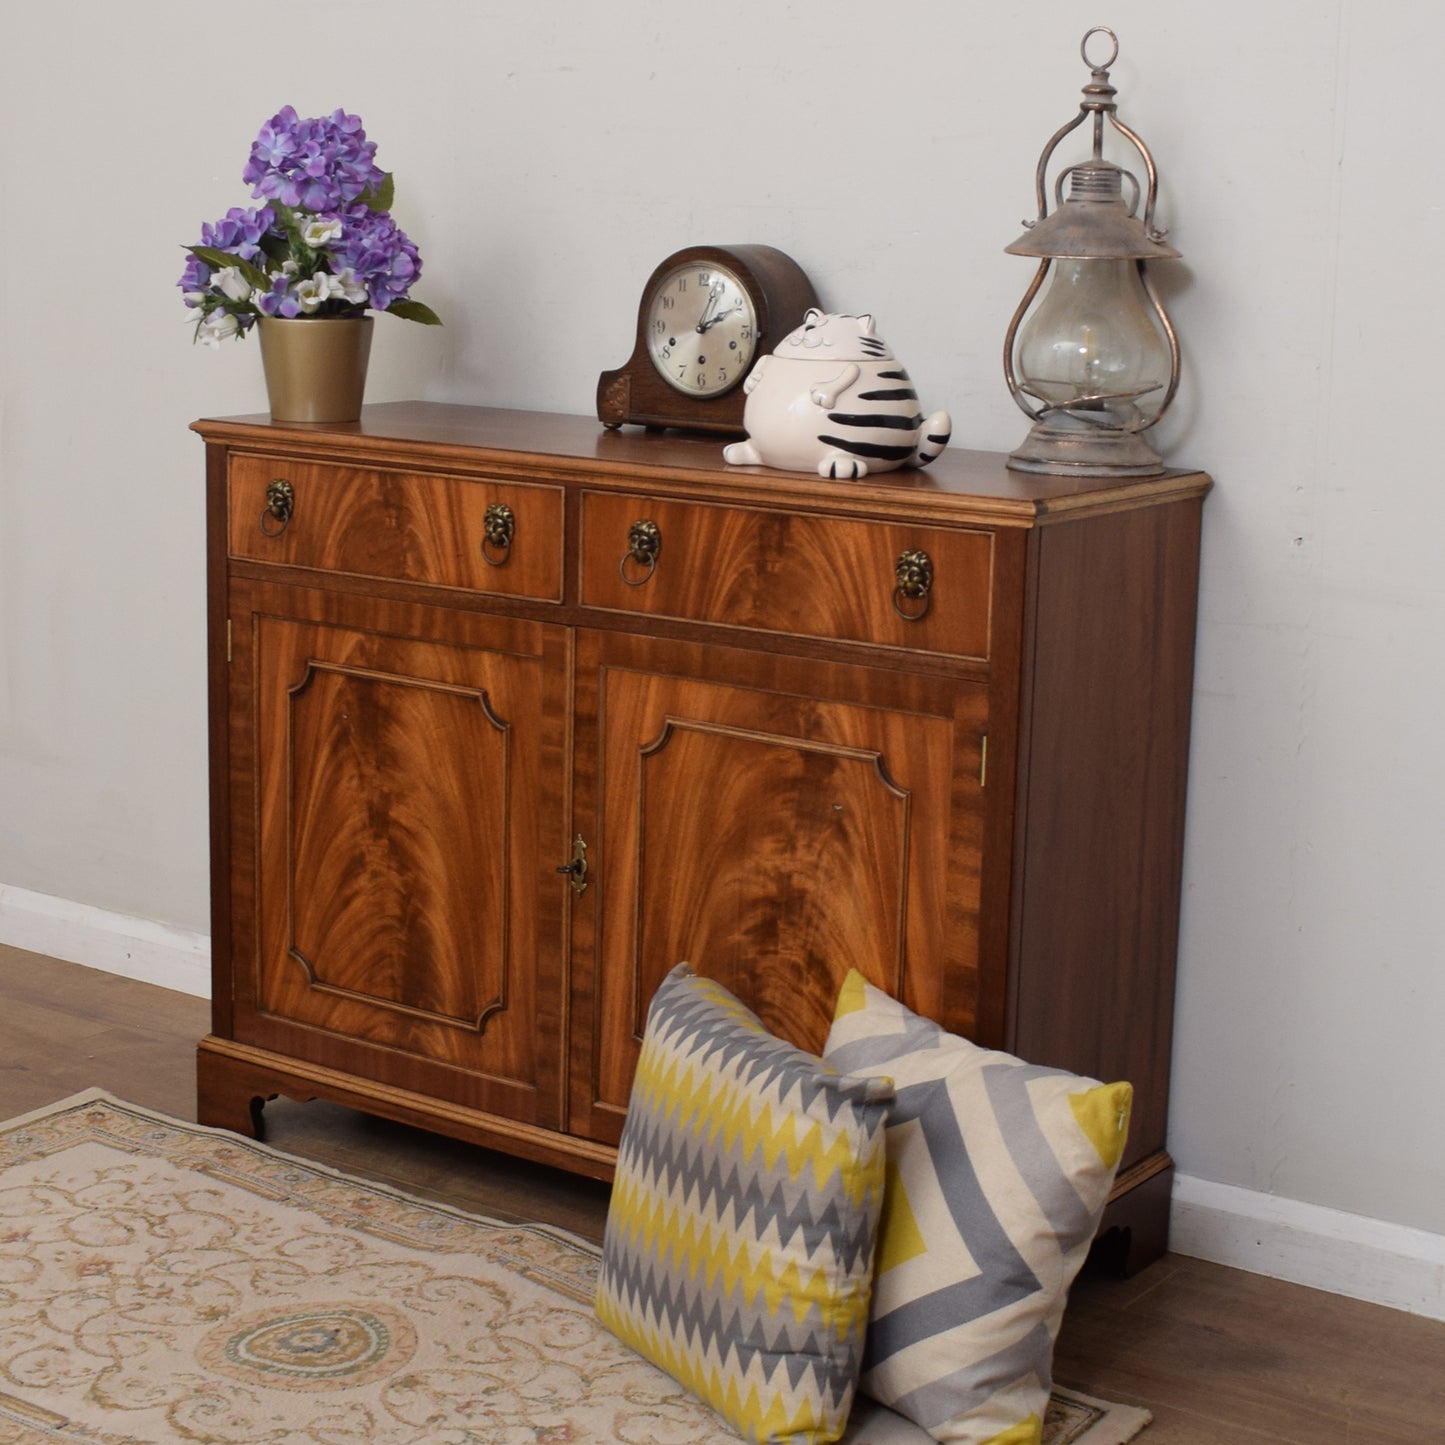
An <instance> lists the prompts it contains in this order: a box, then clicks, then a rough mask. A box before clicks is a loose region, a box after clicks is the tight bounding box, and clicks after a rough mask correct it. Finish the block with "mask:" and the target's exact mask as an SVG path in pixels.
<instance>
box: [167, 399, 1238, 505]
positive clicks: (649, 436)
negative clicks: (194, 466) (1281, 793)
mask: <svg viewBox="0 0 1445 1445" xmlns="http://www.w3.org/2000/svg"><path fill="white" fill-rule="evenodd" d="M192 429H193V430H195V431H197V432H199V433H200V434H201V436H203V437H204V438H205V439H206V440H207V441H208V442H224V443H229V444H231V445H239V446H248V445H250V446H257V445H261V446H264V447H266V449H267V450H270V449H271V448H273V447H277V446H282V447H287V448H299V449H301V450H303V451H305V452H307V453H309V454H313V455H317V456H327V457H335V458H338V459H344V458H345V457H346V456H348V455H353V454H359V453H364V454H366V455H367V456H370V457H377V456H382V457H389V456H395V457H396V458H397V459H398V460H399V461H400V460H404V461H405V462H406V463H407V464H412V465H414V464H416V463H418V462H422V461H433V462H437V463H441V464H445V463H446V462H447V461H448V460H449V459H450V460H452V461H453V462H454V463H455V462H456V461H457V460H458V459H459V454H461V453H465V454H466V457H467V460H468V462H469V463H471V464H475V463H476V462H478V461H482V462H485V461H487V460H495V461H496V462H498V463H500V464H505V465H508V466H510V467H519V466H520V467H522V468H524V469H540V470H545V471H549V472H562V473H564V474H568V473H576V474H578V475H583V476H588V477H595V478H607V477H611V478H625V479H627V480H628V481H629V482H630V483H631V484H632V485H637V484H638V482H639V481H640V480H641V479H643V478H645V477H646V475H647V474H648V473H649V472H653V471H655V472H656V473H658V475H659V478H660V479H663V478H665V479H666V480H668V481H669V482H677V481H684V482H693V483H701V484H704V485H708V486H712V487H716V486H718V485H719V484H722V485H725V486H727V487H729V488H730V489H731V490H732V491H734V492H735V493H736V494H737V495H738V497H739V498H740V499H742V498H745V497H747V496H749V495H750V494H751V495H753V496H756V495H759V494H766V495H767V496H768V497H770V498H772V499H773V500H776V499H777V498H778V497H779V495H780V494H781V495H786V494H793V495H795V496H796V497H797V499H798V501H799V502H800V503H801V504H803V505H809V504H811V505H814V506H816V505H817V504H818V503H819V502H820V501H833V502H836V501H837V500H838V498H839V496H840V494H842V495H846V496H848V497H849V498H850V499H851V500H854V501H858V502H867V503H873V504H882V505H884V506H885V507H886V506H887V505H888V504H889V503H892V504H893V505H895V506H899V505H906V508H907V510H909V511H910V512H918V511H925V512H926V511H928V510H929V504H930V502H932V503H936V504H938V505H940V506H941V507H943V508H948V507H949V506H950V504H951V505H952V506H953V507H956V506H957V504H958V501H959V500H962V499H964V498H967V499H968V500H969V502H970V503H971V504H972V505H971V510H974V511H977V512H982V513H985V514H988V515H990V516H992V517H993V518H994V519H995V520H997V521H999V522H1002V523H1012V524H1013V525H1016V526H1018V525H1023V526H1029V525H1037V524H1039V523H1041V522H1045V521H1048V520H1049V519H1050V518H1054V517H1057V518H1058V519H1060V520H1062V519H1063V517H1064V516H1069V515H1077V514H1078V513H1079V512H1090V513H1093V512H1104V511H1115V510H1122V509H1128V508H1132V507H1138V506H1150V505H1155V504H1158V503H1159V502H1162V501H1165V500H1173V499H1177V498H1179V497H1181V496H1197V495H1202V494H1203V493H1204V492H1206V491H1208V490H1209V487H1210V486H1211V485H1212V484H1211V481H1210V479H1209V477H1208V476H1206V475H1205V474H1204V473H1203V472H1197V471H1190V470H1187V469H1183V468H1171V469H1170V470H1168V471H1166V472H1164V473H1163V474H1162V475H1160V476H1157V477H1144V478H1133V477H1055V476H1039V475H1034V474H1031V473H1027V472H1015V471H1010V470H1009V468H1008V466H1007V458H1006V457H1005V456H1004V455H1003V454H1002V453H1000V452H981V451H968V450H964V449H962V448H957V447H950V448H949V449H948V450H947V451H946V452H944V454H943V455H942V456H941V457H940V458H939V459H938V460H937V461H936V462H934V463H933V464H932V465H931V466H929V467H928V468H927V469H926V470H916V469H911V468H908V469H904V470H902V471H895V472H885V473H883V474H881V475H878V476H870V477H865V478H864V479H863V480H862V481H858V482H838V481H831V480H827V479H824V478H821V477H814V476H811V475H809V474H807V473H804V472H783V471H774V470H772V469H770V468H768V467H732V466H728V465H727V464H726V463H725V462H724V461H723V459H722V449H723V440H722V439H720V438H718V437H714V436H697V435H688V434H685V433H682V432H675V431H667V432H647V431H644V430H642V429H640V428H637V427H626V428H621V429H618V430H612V431H609V430H608V429H606V428H605V427H603V425H602V424H601V422H599V421H597V420H596V418H594V417H586V416H569V415H565V414H563V413H559V412H533V411H515V410H507V409H503V408H496V407H480V406H459V405H452V404H448V403H442V402H429V401H395V402H383V403H381V404H379V405H375V406H368V407H365V408H364V409H363V411H362V416H361V420H360V421H359V422H346V423H339V424H317V423H297V422H274V421H272V420H271V418H270V417H269V416H267V415H265V414H258V415H253V416H236V417H218V418H206V419H203V420H201V421H197V422H195V423H194V424H193V428H192Z"/></svg>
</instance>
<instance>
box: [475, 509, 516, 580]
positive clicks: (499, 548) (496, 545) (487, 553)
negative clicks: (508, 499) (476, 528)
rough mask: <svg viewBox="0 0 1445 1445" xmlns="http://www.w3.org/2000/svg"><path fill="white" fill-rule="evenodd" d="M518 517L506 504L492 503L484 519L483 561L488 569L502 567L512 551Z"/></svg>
mask: <svg viewBox="0 0 1445 1445" xmlns="http://www.w3.org/2000/svg"><path fill="white" fill-rule="evenodd" d="M516 530H517V517H516V514H515V513H514V512H513V511H512V509H511V508H510V507H509V506H508V505H507V504H506V503H505V502H492V503H491V504H489V505H488V507H487V511H486V515H485V516H484V517H483V518H482V561H484V562H485V563H486V564H487V566H488V567H502V566H505V565H506V562H507V558H508V557H509V556H510V555H511V551H512V537H513V536H514V535H515V533H516Z"/></svg>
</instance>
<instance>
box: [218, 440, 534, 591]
mask: <svg viewBox="0 0 1445 1445" xmlns="http://www.w3.org/2000/svg"><path fill="white" fill-rule="evenodd" d="M278 484H284V487H282V486H280V485H278ZM273 487H274V488H275V490H274V491H273ZM286 488H289V493H288V492H287V491H286V490H285V489H286ZM228 507H229V528H228V535H229V548H230V554H231V556H233V557H237V558H244V559H246V560H248V561H254V562H275V563H278V564H281V565H285V566H289V567H309V568H314V569H316V570H318V571H324V572H330V573H350V574H353V575H356V576H363V577H381V578H389V579H393V580H396V581H405V582H424V583H427V584H430V585H431V586H434V587H455V588H465V589H467V590H469V591H475V592H487V593H491V594H493V595H502V596H507V597H530V598H535V599H537V600H539V601H546V602H560V601H561V600H562V540H563V528H562V517H563V492H562V489H561V488H560V487H549V486H539V485H530V484H521V483H516V482H510V481H494V480H492V479H491V478H488V477H450V476H432V475H429V474H427V473H420V472H392V471H380V470H377V471H373V470H368V469H364V468H359V467H344V466H336V465H332V464H329V463H325V462H296V461H285V462H282V461H279V460H276V459H268V458H265V457H259V456H246V455H241V456H236V457H233V458H232V460H231V466H230V473H229V489H228ZM288 507H289V513H290V515H289V519H288V518H287V516H286V510H287V508H288Z"/></svg>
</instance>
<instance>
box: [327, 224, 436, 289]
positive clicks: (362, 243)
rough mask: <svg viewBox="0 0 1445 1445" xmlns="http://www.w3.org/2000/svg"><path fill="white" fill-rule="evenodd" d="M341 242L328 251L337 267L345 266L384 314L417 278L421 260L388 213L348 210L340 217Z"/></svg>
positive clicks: (408, 238) (404, 233) (406, 236)
mask: <svg viewBox="0 0 1445 1445" xmlns="http://www.w3.org/2000/svg"><path fill="white" fill-rule="evenodd" d="M343 221H344V229H343V230H342V233H341V240H340V241H338V242H337V243H335V244H334V245H333V246H332V248H331V253H332V255H333V256H334V257H335V258H336V262H337V264H338V265H339V266H349V267H350V268H351V269H352V270H353V271H355V273H356V276H357V279H358V280H359V281H360V282H361V283H362V284H363V285H364V286H365V287H366V290H367V294H368V295H369V296H370V297H371V304H372V305H373V306H374V307H375V308H376V309H377V310H378V311H385V310H386V309H387V307H388V306H390V305H391V303H392V302H393V301H400V300H401V299H402V298H403V297H405V295H406V294H407V291H408V289H409V288H410V287H411V285H412V283H413V282H414V281H416V279H417V278H418V277H419V276H420V275H421V257H420V255H418V254H417V249H416V246H415V245H414V244H413V243H412V240H411V238H410V237H409V236H408V235H407V234H406V232H405V231H403V230H402V229H401V228H400V227H399V226H398V225H397V224H396V222H395V221H394V220H393V219H392V217H391V213H390V212H389V211H382V212H379V213H378V212H375V211H371V210H368V209H367V208H366V207H365V206H351V207H349V208H348V209H347V211H346V213H345V215H344V217H343Z"/></svg>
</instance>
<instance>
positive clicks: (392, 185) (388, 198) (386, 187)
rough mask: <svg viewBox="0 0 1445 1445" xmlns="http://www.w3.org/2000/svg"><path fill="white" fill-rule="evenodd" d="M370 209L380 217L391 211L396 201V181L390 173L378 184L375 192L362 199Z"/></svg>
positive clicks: (372, 191)
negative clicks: (383, 213)
mask: <svg viewBox="0 0 1445 1445" xmlns="http://www.w3.org/2000/svg"><path fill="white" fill-rule="evenodd" d="M361 199H362V200H363V201H365V202H366V205H367V206H368V208H369V209H371V210H373V211H375V212H376V213H377V214H378V215H380V214H381V212H383V211H389V210H390V209H391V205H392V202H393V201H394V200H395V199H396V180H395V179H394V177H393V176H392V174H391V172H390V171H388V172H387V173H386V174H385V175H384V176H383V177H382V178H381V180H380V181H378V182H377V184H376V187H375V189H374V190H370V191H368V192H367V193H366V194H365V195H364V196H363V197H362V198H361Z"/></svg>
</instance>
